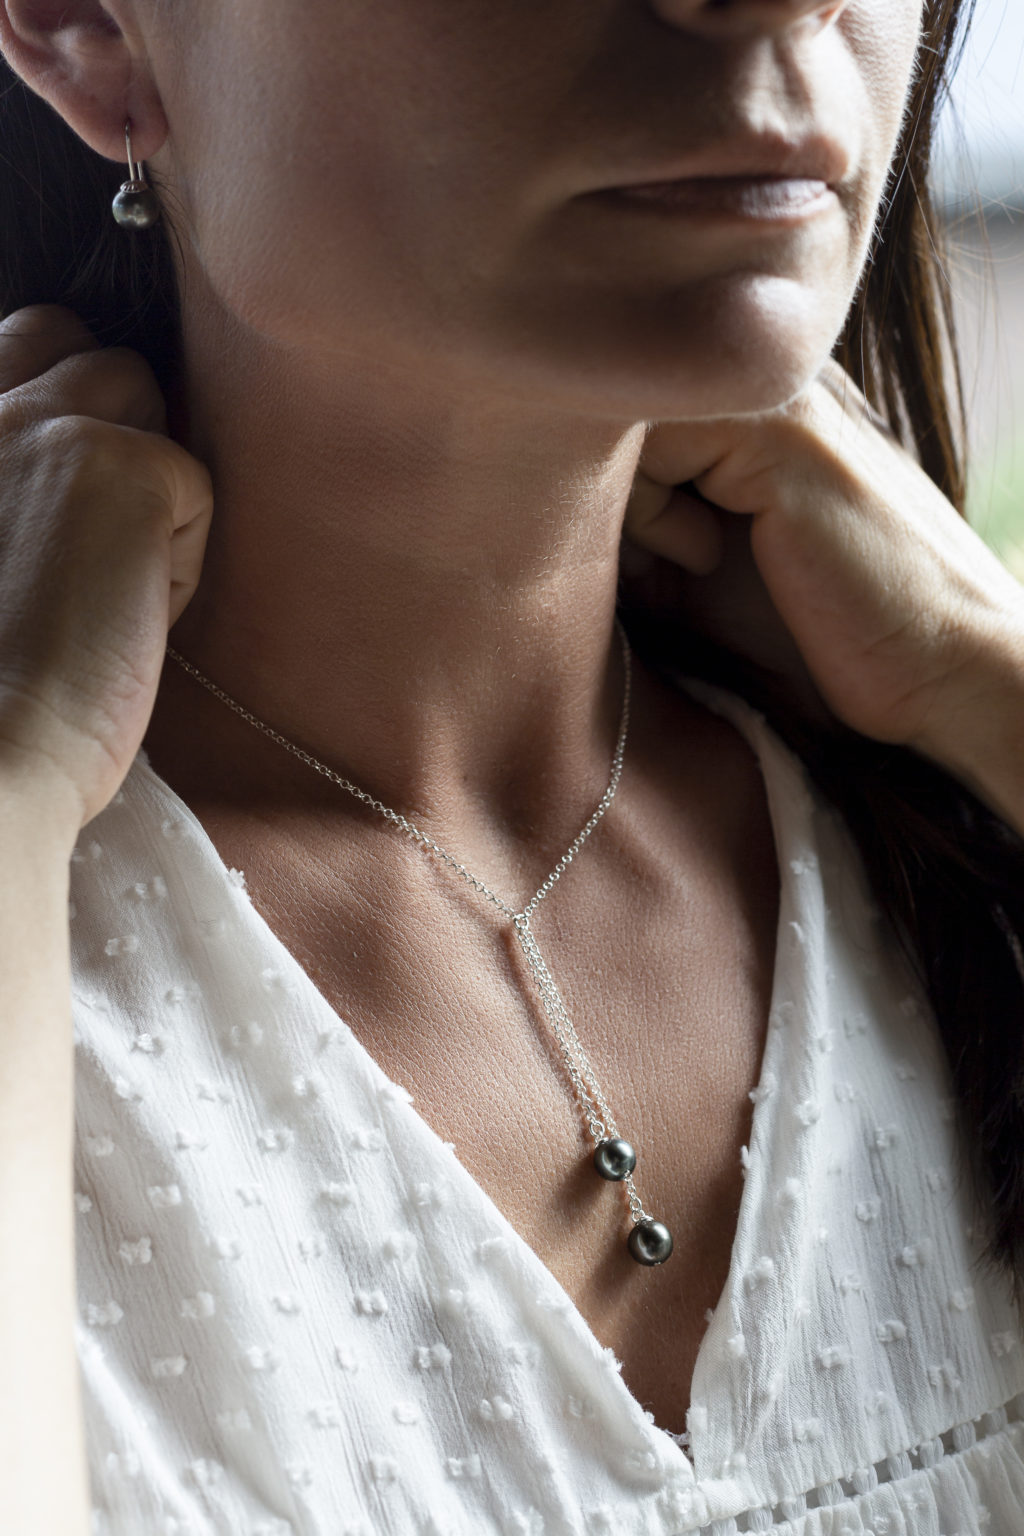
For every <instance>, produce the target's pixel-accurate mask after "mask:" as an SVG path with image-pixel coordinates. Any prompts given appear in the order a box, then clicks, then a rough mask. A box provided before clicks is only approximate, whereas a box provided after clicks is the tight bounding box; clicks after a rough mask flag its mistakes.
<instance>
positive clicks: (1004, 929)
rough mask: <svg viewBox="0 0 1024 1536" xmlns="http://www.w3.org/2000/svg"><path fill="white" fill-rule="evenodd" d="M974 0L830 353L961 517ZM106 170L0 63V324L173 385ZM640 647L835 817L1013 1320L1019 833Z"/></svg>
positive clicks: (675, 630)
mask: <svg viewBox="0 0 1024 1536" xmlns="http://www.w3.org/2000/svg"><path fill="white" fill-rule="evenodd" d="M973 3H974V0H926V4H925V15H924V19H923V33H922V38H921V46H920V49H919V53H918V59H917V65H916V71H915V77H914V81H913V84H912V87H911V93H910V98H909V107H908V111H907V115H906V119H905V122H904V126H903V130H902V133H901V136H900V143H899V146H898V150H897V153H896V155H895V157H894V161H893V166H892V170H891V174H890V179H889V183H888V186H887V188H886V192H885V196H884V199H883V203H882V207H881V209H880V212H879V219H878V224H877V228H876V231H875V237H874V241H873V247H872V251H871V255H870V258H869V260H868V262H867V264H866V267H865V271H864V274H863V277H862V281H861V285H860V288H859V291H858V293H857V295H856V298H855V300H854V302H853V305H852V307H851V310H850V314H849V317H848V320H847V324H846V326H845V328H844V331H843V334H842V336H841V337H840V339H839V341H838V343H837V345H836V348H835V353H834V355H835V356H836V358H837V359H838V360H839V361H840V362H841V363H842V364H843V365H844V366H845V367H846V369H847V370H848V372H849V373H850V374H851V376H852V377H853V379H854V381H855V382H856V383H857V384H858V385H859V386H860V387H861V388H862V389H863V390H864V392H865V394H866V395H867V397H868V399H869V401H870V402H871V403H872V404H873V405H874V406H875V407H876V409H878V410H879V411H880V412H881V414H882V415H883V417H884V418H885V419H886V420H887V421H888V422H889V423H890V425H891V427H892V429H893V430H894V431H895V433H896V435H897V436H898V437H899V439H900V440H901V441H902V442H903V444H904V446H906V447H907V448H909V449H910V450H911V451H912V452H914V453H915V454H916V455H917V457H918V458H919V460H920V462H921V464H922V466H923V468H924V469H925V470H926V472H927V473H928V474H929V475H930V476H931V478H932V479H933V480H934V481H935V482H936V484H937V485H939V486H940V488H941V489H942V490H943V491H944V492H945V494H946V495H947V496H948V497H949V499H950V500H951V501H952V502H953V504H954V505H955V506H956V507H957V508H958V509H959V510H960V511H961V512H963V510H964V501H965V478H966V472H965V462H964V453H965V448H964V445H965V441H966V432H965V428H964V412H963V397H962V390H961V385H960V374H959V368H958V365H957V361H956V349H955V345H954V335H953V321H952V312H951V302H950V293H949V288H948V284H947V281H946V277H945V272H944V265H943V243H944V242H943V230H942V227H941V221H940V220H939V218H938V217H937V216H936V213H935V210H934V208H933V206H932V203H931V200H930V194H929V179H928V178H929V165H930V160H931V152H932V137H933V131H934V125H935V119H936V115H937V111H938V108H939V106H940V105H941V103H942V100H943V98H944V94H945V90H946V86H947V82H948V76H949V73H950V69H951V65H952V63H953V60H954V56H955V50H956V48H957V46H958V40H961V39H962V36H963V32H964V30H965V28H966V25H967V24H968V22H969V14H968V13H969V11H970V10H971V9H972V8H973ZM121 179H123V176H122V174H119V172H118V168H117V167H116V166H113V165H111V164H110V163H109V162H108V161H105V160H103V159H101V158H100V157H99V156H97V155H95V154H93V153H92V152H91V151H89V150H88V149H86V148H85V147H84V146H83V145H82V144H81V142H80V141H79V140H78V139H77V138H76V137H75V136H74V135H73V134H72V133H71V132H70V131H69V130H68V129H67V128H66V126H65V125H64V123H63V122H62V121H61V120H60V119H59V118H58V117H57V116H56V114H55V113H53V112H52V111H51V110H50V109H49V108H48V107H47V106H45V105H44V104H43V103H42V102H41V101H40V100H39V99H38V98H37V97H35V96H33V95H32V94H31V93H30V92H29V91H27V90H26V89H25V88H24V86H22V85H21V84H20V83H19V82H18V81H17V80H16V79H15V77H14V76H13V74H12V73H11V72H10V71H9V70H8V69H7V67H6V66H5V65H4V64H3V61H2V60H0V311H2V312H3V313H8V312H10V311H11V310H13V309H17V308H20V307H21V306H22V305H24V304H29V303H40V302H56V303H65V304H70V305H71V306H72V307H74V308H75V309H77V310H78V312H79V313H80V314H81V315H82V317H83V319H85V320H86V322H87V323H88V324H89V325H90V326H91V327H92V328H93V330H94V331H95V332H96V334H97V335H98V337H99V338H100V340H101V341H103V342H104V343H107V344H123V345H129V346H134V347H136V348H137V349H138V350H139V351H141V352H142V353H143V354H144V356H145V357H146V358H147V359H148V360H149V362H150V363H151V365H152V366H153V368H154V369H155V371H156V373H157V376H158V377H159V378H160V379H161V380H162V381H163V382H164V383H165V384H166V383H168V382H170V381H172V380H173V378H174V374H175V368H176V363H177V356H178V341H177V338H178V321H177V314H178V310H177V302H178V301H177V293H176V288H175V277H174V264H173V261H172V256H171V250H170V246H169V242H168V238H167V232H166V227H164V228H158V229H157V230H155V231H153V232H151V233H147V234H144V235H141V236H135V237H133V238H131V239H126V238H125V237H124V236H122V235H121V234H120V232H119V231H118V230H117V228H116V226H115V225H114V224H113V221H112V220H111V218H110V213H109V203H110V199H111V197H112V195H113V193H114V192H115V191H116V189H117V186H118V184H119V182H120V180H121ZM622 612H623V617H624V619H625V621H626V623H627V626H628V628H629V630H630V633H631V636H632V638H633V641H634V643H635V645H636V647H637V649H638V651H639V652H640V654H641V655H643V656H644V658H645V659H646V660H647V661H648V662H649V663H650V664H651V665H652V666H654V667H655V668H657V669H658V670H659V671H661V672H662V673H663V674H664V675H666V676H669V677H671V676H673V675H678V674H680V673H685V674H688V675H690V676H693V675H703V676H704V677H706V678H707V679H708V680H710V681H712V682H717V683H720V684H722V685H724V686H726V687H728V688H731V689H733V690H734V691H735V692H737V693H740V694H742V695H744V696H745V697H746V698H748V699H749V700H750V701H751V702H752V703H754V704H755V705H756V706H757V707H758V708H760V709H761V710H763V711H764V713H765V714H766V715H767V717H768V719H769V720H770V721H771V723H772V725H773V726H774V728H775V729H776V730H777V731H778V732H779V734H780V735H781V736H782V737H783V738H784V739H785V740H786V741H787V742H788V743H789V744H790V746H791V747H792V748H793V749H794V750H795V751H796V752H797V753H798V755H799V756H800V757H801V758H802V759H803V761H804V763H805V765H806V766H807V769H808V771H809V773H810V774H811V776H812V777H813V779H814V780H815V781H816V783H817V784H818V786H819V788H820V789H821V791H822V792H823V793H824V794H825V795H826V796H827V797H828V798H829V799H830V800H831V801H832V802H833V803H834V804H835V805H836V807H837V808H838V809H839V810H840V812H841V813H842V814H843V816H844V817H845V820H846V823H847V825H848V827H849V828H850V831H851V833H852V835H853V838H854V840H855V842H856V844H857V846H858V847H859V850H860V853H861V857H862V859H863V863H864V866H865V871H866V874H867V877H868V880H869V882H870V885H871V888H872V891H873V894H874V897H875V900H876V901H877V903H878V905H879V906H880V908H881V909H882V911H883V912H884V914H885V915H886V917H887V919H888V921H889V924H890V925H891V928H892V931H893V932H894V933H895V935H896V936H897V938H898V940H899V941H900V943H901V944H902V946H903V948H904V950H905V952H906V954H907V956H908V957H909V958H910V960H911V963H912V964H913V965H914V967H915V969H916V971H917V973H918V975H919V977H920V979H921V982H922V984H923V986H924V988H925V991H926V993H927V995H928V997H929V999H930V1001H931V1005H932V1008H933V1010H934V1013H935V1017H936V1020H937V1023H938V1027H939V1030H940V1033H941V1036H942V1039H943V1041H944V1044H945V1048H946V1051H947V1054H948V1057H949V1062H950V1066H951V1070H952V1075H953V1082H954V1087H955V1092H956V1097H957V1103H958V1106H959V1114H960V1122H961V1129H962V1132H963V1135H962V1138H961V1152H962V1167H963V1170H964V1172H965V1173H966V1175H967V1176H968V1177H969V1178H970V1180H971V1182H972V1186H973V1190H974V1192H975V1194H976V1196H977V1197H978V1199H979V1202H980V1206H981V1209H982V1212H983V1213H984V1214H985V1215H986V1216H988V1217H990V1220H989V1222H988V1223H987V1230H986V1232H985V1234H984V1243H985V1249H984V1258H985V1260H986V1261H987V1262H988V1263H990V1264H991V1265H992V1266H993V1267H994V1268H996V1269H997V1270H999V1271H1001V1272H1002V1273H1003V1274H1005V1275H1006V1276H1007V1277H1008V1278H1009V1279H1010V1280H1011V1281H1012V1282H1013V1286H1014V1293H1015V1296H1016V1299H1017V1302H1018V1305H1019V1306H1022V1308H1024V839H1022V838H1020V837H1018V836H1017V834H1016V833H1015V832H1013V831H1012V830H1011V829H1010V828H1009V827H1008V826H1006V825H1005V824H1004V823H1003V822H1002V821H1001V820H1000V819H999V818H998V817H997V816H995V815H994V814H993V813H992V812H991V811H990V810H988V809H987V808H986V807H985V806H984V805H982V804H981V803H980V802H979V801H978V800H977V799H976V798H975V797H974V796H973V795H972V794H971V793H970V792H969V791H968V790H966V789H965V788H964V787H963V786H962V785H960V784H959V783H958V782H956V781H955V780H954V779H952V778H951V777H950V776H949V775H947V774H945V773H943V772H942V771H941V770H940V769H938V768H937V767H935V766H934V765H933V764H931V763H929V762H927V761H926V760H925V759H924V758H922V757H920V756H918V755H917V754H915V753H914V752H912V751H908V750H906V749H903V748H899V747H892V746H886V745H883V744H880V743H878V742H875V741H871V740H868V739H867V738H866V737H863V736H860V735H858V734H857V733H856V732H853V731H850V730H848V729H847V728H846V727H844V726H842V725H841V724H840V723H839V722H838V721H836V722H834V723H832V724H831V725H825V726H823V725H822V724H821V723H820V722H816V723H812V722H811V721H810V720H809V719H808V718H807V717H806V714H805V713H802V712H801V710H800V708H799V707H798V706H797V705H796V704H795V703H794V700H793V698H792V697H791V695H790V694H789V693H788V691H787V689H786V687H785V685H784V684H783V683H782V682H781V681H780V679H779V678H778V677H776V676H774V675H772V674H771V673H770V672H768V671H766V670H765V669H764V668H762V667H759V666H757V665H756V664H755V663H754V662H753V661H752V660H751V659H750V658H748V657H744V656H741V655H738V654H736V653H735V652H733V651H730V650H728V649H726V648H724V647H722V646H721V645H717V644H713V643H711V642H710V641H708V640H706V639H705V638H702V637H701V636H700V635H696V634H694V633H693V632H692V629H687V628H686V627H685V626H684V625H683V623H682V622H681V621H680V619H679V617H678V615H676V616H675V617H673V618H666V617H665V616H664V615H660V614H658V613H655V612H654V611H652V610H650V609H644V608H641V607H639V606H637V605H636V603H635V602H631V601H630V600H629V597H628V594H626V593H625V591H624V595H623V601H622Z"/></svg>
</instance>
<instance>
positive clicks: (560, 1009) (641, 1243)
mask: <svg viewBox="0 0 1024 1536" xmlns="http://www.w3.org/2000/svg"><path fill="white" fill-rule="evenodd" d="M615 623H616V628H617V630H618V632H619V638H620V640H621V641H622V655H623V661H624V663H625V670H626V686H625V690H624V693H623V700H622V719H621V721H620V724H619V736H618V741H617V743H616V747H615V754H614V756H613V758H612V773H611V778H610V779H609V781H608V788H607V789H606V790H605V792H604V794H603V795H602V797H601V800H600V802H599V804H598V806H597V808H596V810H595V811H594V813H593V815H592V816H591V817H590V819H589V821H587V823H586V825H585V826H584V827H583V828H582V830H581V831H580V833H579V834H578V836H577V837H576V838H575V839H574V841H573V842H572V843H571V844H570V846H569V848H568V849H567V850H566V852H565V853H564V854H563V855H562V857H561V858H560V859H559V861H558V863H557V864H556V865H555V867H554V869H553V870H552V871H551V873H550V875H548V877H547V879H546V880H545V881H544V883H543V885H542V886H541V887H540V889H539V890H538V891H537V893H536V895H534V896H533V897H532V899H531V900H530V901H528V902H527V904H526V906H525V907H524V908H523V909H522V911H521V912H517V911H515V909H514V908H513V907H511V906H509V904H508V902H506V901H503V900H502V899H501V897H500V896H497V895H495V893H494V891H492V890H491V889H490V888H489V887H488V886H486V885H485V884H484V882H483V881H482V880H478V879H477V877H476V876H475V875H473V874H471V873H470V871H469V870H468V869H467V868H466V866H465V865H464V864H461V863H460V862H459V860H458V859H456V858H455V857H454V856H453V855H452V854H450V853H448V852H446V850H445V849H444V848H442V847H441V846H440V845H439V844H438V843H436V842H435V841H434V839H433V838H432V837H428V835H427V834H426V832H422V831H421V830H420V828H419V827H417V826H416V825H415V823H414V822H411V821H409V820H408V819H407V817H405V816H403V815H401V813H400V812H398V811H394V810H392V809H391V807H390V806H387V805H384V804H383V802H382V801H380V800H377V799H375V798H374V796H373V795H370V794H368V793H367V792H366V790H365V789H360V788H359V787H358V786H357V785H355V784H353V783H352V782H351V781H350V780H349V779H346V778H345V777H344V776H343V775H342V774H340V773H336V772H335V770H334V769H333V768H329V767H328V766H327V764H326V763H322V762H320V761H319V759H318V758H315V757H313V756H312V754H311V753H309V752H305V751H303V749H302V748H301V747H299V746H296V745H295V743H294V742H293V741H289V740H288V738H287V737H286V736H282V735H281V734H280V732H279V731H275V730H274V729H273V727H272V726H269V725H267V724H266V722H265V721H263V720H260V719H258V718H257V716H256V715H254V714H253V713H252V712H251V711H250V710H248V709H246V708H245V707H244V705H242V704H239V702H238V700H237V699H233V698H232V697H231V696H230V694H227V693H225V692H224V690H223V688H218V686H217V684H216V683H214V682H211V680H210V678H208V677H206V676H204V674H203V673H202V672H200V671H199V669H198V667H194V666H193V665H192V663H191V662H190V661H186V659H185V657H184V656H182V655H180V654H179V652H178V651H176V650H174V649H173V647H171V646H168V647H167V654H168V656H170V657H171V659H172V660H173V661H176V662H177V663H178V665H179V666H180V667H183V668H184V670H185V671H186V672H187V673H188V674H189V675H190V676H191V677H193V678H195V680H196V682H197V683H201V684H202V685H203V687H204V688H206V689H208V690H209V692H210V693H212V694H213V695H214V697H215V698H218V699H220V701H221V703H222V704H226V705H227V706H228V708H229V709H232V710H234V712H235V714H236V715H240V716H241V718H242V719H243V720H245V721H247V722H248V724H249V725H252V726H254V727H255V728H256V730H258V731H262V732H263V734H264V736H269V737H270V739H271V741H276V742H277V744H278V746H281V747H284V748H285V749H286V751H288V752H291V753H292V754H293V756H295V757H297V758H299V759H300V760H301V761H302V762H304V763H305V764H307V766H308V767H310V768H313V769H315V770H316V772H317V773H319V774H322V775H323V777H324V778H326V779H330V780H331V782H332V783H333V784H337V785H338V786H339V788H341V789H344V790H346V791H347V792H348V794H350V795H354V796H355V798H356V799H357V800H360V801H362V803H363V804H364V805H368V806H370V808H371V809H372V810H375V811H377V812H379V813H380V815H381V816H384V817H386V818H387V820H388V821H390V822H391V823H392V825H394V826H396V827H399V828H400V829H401V831H403V832H404V833H406V835H407V836H409V837H411V838H412V840H413V841H414V842H415V843H418V844H419V845H420V847H421V848H423V849H424V850H425V851H426V852H428V853H431V854H433V855H434V856H435V857H436V858H438V859H440V860H441V861H442V863H444V864H447V865H448V867H449V868H450V869H452V870H454V871H455V873H456V874H457V875H459V876H460V877H461V878H462V879H463V880H465V881H466V882H467V883H468V884H469V885H471V886H472V887H473V889H474V890H475V891H478V892H479V893H480V895H481V896H484V897H486V899H487V900H488V901H490V902H492V903H493V904H494V906H496V907H497V908H498V910H499V911H500V912H502V913H504V915H505V916H506V917H507V918H509V920H510V921H511V923H512V926H513V929H514V931H515V936H516V938H517V939H518V941H519V946H520V948H521V949H522V951H523V955H524V957H525V959H526V963H527V965H528V966H529V969H530V973H531V975H532V976H533V979H534V982H535V984H536V987H537V992H538V994H539V996H540V1000H541V1002H542V1004H543V1006H544V1010H545V1012H546V1013H547V1016H548V1018H549V1019H550V1021H551V1025H552V1027H553V1029H554V1031H555V1037H556V1039H557V1040H558V1044H559V1047H560V1049H561V1052H562V1057H563V1059H564V1061H565V1065H566V1069H567V1070H568V1073H569V1078H570V1080H571V1082H572V1086H573V1090H574V1092H575V1094H576V1098H577V1100H578V1102H579V1105H580V1108H581V1110H582V1112H583V1114H584V1116H585V1118H586V1121H587V1126H588V1128H589V1130H590V1135H591V1137H592V1139H593V1142H594V1154H593V1164H594V1167H595V1169H596V1170H597V1172H598V1173H599V1174H600V1175H601V1177H602V1178H603V1179H609V1180H612V1181H613V1182H615V1183H622V1184H624V1185H625V1186H626V1190H627V1191H628V1195H629V1214H630V1217H631V1219H632V1222H633V1227H632V1230H631V1231H630V1234H629V1238H628V1240H627V1246H628V1248H629V1251H630V1253H631V1254H632V1256H633V1258H634V1259H636V1261H637V1263H638V1264H664V1262H665V1260H666V1259H667V1258H668V1257H669V1255H670V1254H671V1252H672V1234H671V1232H670V1231H669V1230H668V1228H667V1227H666V1226H665V1225H664V1223H663V1222H660V1221H656V1220H655V1219H654V1218H653V1217H652V1216H649V1215H648V1214H647V1212H646V1211H645V1210H644V1207H643V1203H642V1201H641V1199H640V1196H639V1195H638V1194H637V1191H636V1185H635V1184H634V1182H633V1169H634V1168H635V1167H636V1153H635V1151H634V1150H633V1148H632V1146H631V1145H630V1143H629V1142H628V1141H626V1140H625V1139H624V1138H623V1137H622V1136H620V1135H619V1132H618V1129H617V1127H616V1124H615V1118H614V1116H613V1115H612V1112H611V1110H610V1109H609V1108H608V1104H607V1101H606V1100H605V1097H604V1094H603V1093H602V1091H601V1088H600V1085H599V1084H598V1081H597V1078H596V1076H595V1074H594V1069H593V1067H592V1066H591V1065H590V1062H589V1060H588V1059H587V1055H586V1052H585V1051H584V1049H583V1046H582V1045H581V1044H580V1039H579V1036H578V1035H577V1033H576V1027H575V1025H574V1024H573V1022H572V1019H571V1018H570V1017H569V1013H568V1010H567V1009H566V1006H565V1003H564V1002H563V1000H562V996H561V994H560V992H559V990H558V988H557V986H556V985H555V982H554V979H553V977H552V975H551V972H550V971H549V970H548V967H547V962H546V961H545V959H544V957H543V955H542V954H541V952H540V949H539V947H538V945H537V940H536V938H535V937H534V933H533V929H532V927H531V926H530V918H531V917H532V916H533V914H534V912H535V911H536V910H537V908H538V906H539V905H540V903H541V902H542V901H543V900H544V897H545V896H546V895H547V894H548V892H549V891H551V890H552V889H553V888H554V886H555V884H556V883H557V881H558V880H559V879H560V878H561V877H562V875H563V874H564V873H565V871H566V870H567V869H568V867H569V865H570V864H571V863H572V861H573V859H574V858H575V857H576V855H577V854H578V853H579V851H580V849H581V848H582V847H583V844H584V843H585V842H586V840H587V838H588V837H589V836H590V834H591V832H593V830H594V828H595V827H596V826H597V824H598V822H599V821H600V820H601V818H602V816H603V815H604V813H605V812H606V811H607V809H608V807H609V806H610V805H611V803H612V800H613V799H614V798H615V791H616V790H617V789H618V787H619V779H620V777H621V775H622V759H623V754H624V753H625V750H626V734H627V732H628V729H629V704H630V696H631V692H632V654H631V651H630V647H629V641H628V640H627V638H626V632H625V630H624V629H623V627H622V625H621V623H620V622H619V621H618V619H616V621H615Z"/></svg>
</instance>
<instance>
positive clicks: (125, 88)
mask: <svg viewBox="0 0 1024 1536" xmlns="http://www.w3.org/2000/svg"><path fill="white" fill-rule="evenodd" d="M0 52H2V53H3V56H4V58H5V59H6V60H7V62H8V64H9V65H10V66H11V68H12V69H13V70H14V71H15V73H16V74H18V75H20V76H21V78H22V80H24V82H25V84H26V85H27V86H29V88H30V89H31V90H33V91H35V92H36V94H37V95H38V96H41V97H42V98H43V100H44V101H47V102H49V104H50V106H51V107H53V108H54V110H55V111H57V112H59V114H60V116H61V117H62V118H63V119H64V121H65V122H66V123H67V124H68V126H69V127H70V128H72V129H74V131H75V133H77V134H78V136H79V138H80V139H83V140H84V141H85V143H86V144H88V145H89V147H90V149H94V150H96V151H97V153H98V154H101V155H105V156H106V157H107V158H108V159H110V160H123V159H124V157H125V148H124V125H125V123H126V122H127V121H129V120H130V121H131V125H132V149H133V151H134V154H135V158H136V159H138V160H147V159H149V158H150V156H152V155H154V154H155V153H156V151H157V150H158V149H159V148H160V145H161V144H162V143H163V141H164V139H165V138H166V137H167V120H166V118H165V117H164V112H163V107H162V105H161V102H160V97H159V93H158V92H157V90H156V86H155V84H154V81H153V78H152V75H151V73H150V69H149V63H148V59H147V56H146V52H145V47H144V44H143V40H142V36H141V34H140V32H139V30H138V28H137V26H136V17H135V7H134V4H133V0H0Z"/></svg>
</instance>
